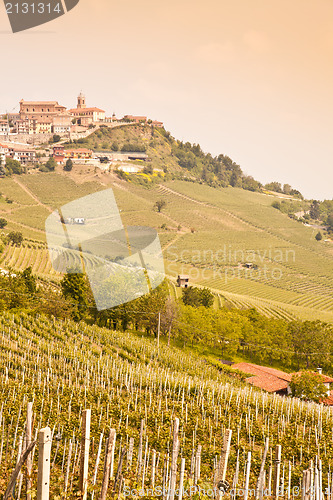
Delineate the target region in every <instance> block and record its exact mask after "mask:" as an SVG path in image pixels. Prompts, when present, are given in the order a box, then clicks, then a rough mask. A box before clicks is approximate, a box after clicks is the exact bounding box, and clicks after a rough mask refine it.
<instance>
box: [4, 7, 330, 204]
mask: <svg viewBox="0 0 333 500" xmlns="http://www.w3.org/2000/svg"><path fill="white" fill-rule="evenodd" d="M0 54H1V57H0V64H1V66H0V67H1V70H0V74H1V78H0V111H1V112H5V111H12V110H14V108H15V109H18V102H19V100H20V99H22V98H24V99H26V100H35V99H36V100H58V101H59V102H60V103H61V104H63V105H65V106H68V107H73V106H75V105H76V97H77V95H78V93H79V92H80V91H81V90H83V92H84V93H85V94H86V97H87V104H88V105H93V106H98V107H102V108H104V109H106V111H107V113H108V114H112V112H115V113H116V115H117V116H118V117H122V116H123V115H124V114H140V115H141V114H142V115H147V116H149V117H150V118H152V119H158V120H161V121H163V122H164V123H165V126H166V128H167V129H168V130H170V132H171V133H172V135H173V136H174V137H176V138H179V139H183V140H188V141H191V142H196V143H200V145H201V146H202V148H203V149H204V150H205V151H207V152H211V153H212V154H214V155H217V154H219V153H224V154H227V155H229V156H231V157H232V158H233V160H234V161H236V162H237V163H239V164H240V165H241V167H242V169H243V170H244V171H245V172H246V173H247V174H250V175H253V176H254V177H255V178H256V179H258V180H260V181H261V182H268V181H271V180H277V181H280V182H282V183H283V182H288V183H290V184H292V185H293V187H295V188H297V189H300V190H301V192H302V193H303V194H304V195H305V196H306V197H308V198H318V199H322V198H330V199H331V198H332V197H333V192H332V186H333V168H332V167H333V138H332V133H333V98H332V90H333V1H332V0H293V1H290V0H288V1H287V0H205V1H202V0H201V1H198V0H191V1H190V0H177V1H175V0H168V1H165V2H161V1H156V0H140V1H137V0H127V1H111V0H81V1H80V3H79V5H78V6H77V7H76V8H74V9H73V10H72V11H71V12H69V13H68V14H67V15H65V16H63V17H61V18H59V19H57V20H55V21H52V22H50V23H48V24H46V25H44V26H42V27H39V28H35V29H32V30H29V31H26V32H22V33H18V34H12V33H11V31H10V25H9V22H8V18H7V16H6V12H5V9H4V6H3V3H1V5H0Z"/></svg>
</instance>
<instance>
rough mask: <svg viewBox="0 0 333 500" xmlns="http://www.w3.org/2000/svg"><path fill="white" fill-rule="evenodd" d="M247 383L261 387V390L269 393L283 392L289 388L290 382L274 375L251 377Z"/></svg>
mask: <svg viewBox="0 0 333 500" xmlns="http://www.w3.org/2000/svg"><path fill="white" fill-rule="evenodd" d="M246 382H248V383H249V384H252V385H254V386H255V387H259V389H264V390H265V391H267V392H277V391H282V390H285V389H287V387H288V382H287V381H286V380H282V379H280V378H278V377H275V376H274V375H268V374H267V375H266V374H262V375H255V376H254V377H249V378H247V379H246Z"/></svg>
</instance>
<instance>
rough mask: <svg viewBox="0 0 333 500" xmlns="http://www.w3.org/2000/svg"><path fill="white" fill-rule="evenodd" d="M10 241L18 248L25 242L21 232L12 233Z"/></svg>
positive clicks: (9, 237) (9, 236)
mask: <svg viewBox="0 0 333 500" xmlns="http://www.w3.org/2000/svg"><path fill="white" fill-rule="evenodd" d="M8 241H9V242H12V243H13V244H14V245H16V246H17V247H18V246H19V245H21V243H22V241H23V234H22V233H20V232H19V231H11V232H10V233H9V234H8Z"/></svg>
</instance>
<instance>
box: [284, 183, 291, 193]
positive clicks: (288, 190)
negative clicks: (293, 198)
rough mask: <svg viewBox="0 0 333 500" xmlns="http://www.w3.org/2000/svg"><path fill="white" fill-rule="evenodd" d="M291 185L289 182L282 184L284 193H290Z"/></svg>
mask: <svg viewBox="0 0 333 500" xmlns="http://www.w3.org/2000/svg"><path fill="white" fill-rule="evenodd" d="M291 189H292V188H291V185H290V184H283V192H284V194H290V193H291Z"/></svg>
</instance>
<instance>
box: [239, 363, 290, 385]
mask: <svg viewBox="0 0 333 500" xmlns="http://www.w3.org/2000/svg"><path fill="white" fill-rule="evenodd" d="M232 368H234V369H236V370H240V371H242V372H244V373H251V374H252V375H253V376H252V377H248V378H247V379H246V382H248V383H249V384H252V385H254V386H255V387H259V388H260V389H264V390H265V391H267V392H276V391H281V390H285V389H287V387H288V384H289V382H290V381H291V374H290V373H285V372H283V371H281V370H276V369H275V368H269V367H267V366H260V365H255V364H253V363H244V362H242V363H235V364H234V365H232Z"/></svg>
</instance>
